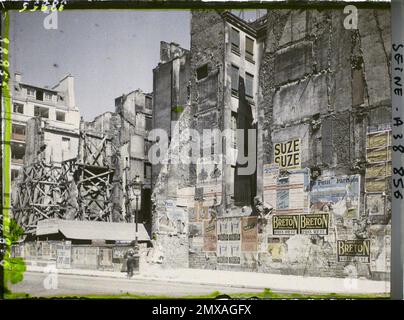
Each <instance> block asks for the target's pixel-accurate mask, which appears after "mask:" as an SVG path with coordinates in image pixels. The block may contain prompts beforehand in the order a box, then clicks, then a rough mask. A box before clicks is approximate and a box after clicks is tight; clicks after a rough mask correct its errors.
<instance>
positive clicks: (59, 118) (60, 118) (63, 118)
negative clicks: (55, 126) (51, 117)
mask: <svg viewBox="0 0 404 320" xmlns="http://www.w3.org/2000/svg"><path fill="white" fill-rule="evenodd" d="M56 120H57V121H63V122H65V121H66V114H65V113H64V112H60V111H56Z"/></svg>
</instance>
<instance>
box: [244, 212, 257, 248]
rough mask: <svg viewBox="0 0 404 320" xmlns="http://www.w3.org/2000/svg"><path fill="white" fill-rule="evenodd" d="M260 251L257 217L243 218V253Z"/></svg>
mask: <svg viewBox="0 0 404 320" xmlns="http://www.w3.org/2000/svg"><path fill="white" fill-rule="evenodd" d="M257 250H258V228H257V217H242V218H241V251H243V252H244V251H249V252H251V251H253V252H255V251H257Z"/></svg>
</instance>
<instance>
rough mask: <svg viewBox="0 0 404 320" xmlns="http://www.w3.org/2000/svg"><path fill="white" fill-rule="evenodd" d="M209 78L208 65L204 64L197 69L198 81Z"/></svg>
mask: <svg viewBox="0 0 404 320" xmlns="http://www.w3.org/2000/svg"><path fill="white" fill-rule="evenodd" d="M207 76H208V65H207V64H204V65H203V66H201V67H199V68H198V69H196V79H197V80H202V79H204V78H206V77H207Z"/></svg>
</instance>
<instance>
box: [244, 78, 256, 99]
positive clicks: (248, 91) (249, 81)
mask: <svg viewBox="0 0 404 320" xmlns="http://www.w3.org/2000/svg"><path fill="white" fill-rule="evenodd" d="M245 81H246V86H245V95H246V96H247V97H250V98H252V97H253V96H254V91H253V86H254V76H253V75H252V74H249V73H246V74H245Z"/></svg>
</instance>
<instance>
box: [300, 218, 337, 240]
mask: <svg viewBox="0 0 404 320" xmlns="http://www.w3.org/2000/svg"><path fill="white" fill-rule="evenodd" d="M329 223H330V215H329V214H328V213H311V214H302V215H300V228H299V230H300V234H317V235H328V227H329Z"/></svg>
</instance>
